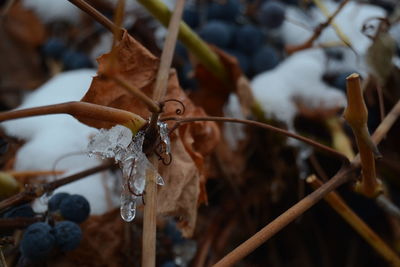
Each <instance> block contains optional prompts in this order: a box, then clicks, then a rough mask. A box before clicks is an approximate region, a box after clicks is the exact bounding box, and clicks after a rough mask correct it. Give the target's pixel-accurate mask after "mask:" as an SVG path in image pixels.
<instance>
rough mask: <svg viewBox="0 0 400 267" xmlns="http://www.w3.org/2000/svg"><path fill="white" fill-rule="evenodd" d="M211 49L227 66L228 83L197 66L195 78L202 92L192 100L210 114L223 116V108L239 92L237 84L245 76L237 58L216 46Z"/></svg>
mask: <svg viewBox="0 0 400 267" xmlns="http://www.w3.org/2000/svg"><path fill="white" fill-rule="evenodd" d="M210 47H211V48H212V50H213V51H214V52H215V53H216V54H217V55H218V57H219V58H220V60H221V62H222V64H223V65H224V66H225V69H226V71H227V75H228V77H227V81H221V80H220V79H219V78H217V77H216V76H215V75H214V74H212V73H211V72H210V71H209V70H207V69H206V68H205V67H204V66H203V65H201V64H197V65H196V68H195V77H196V78H197V80H198V81H199V83H200V90H197V91H196V92H193V93H192V94H191V95H190V98H191V99H192V100H193V102H194V103H195V104H196V105H199V106H201V107H203V108H204V110H205V111H206V112H207V113H208V114H210V115H213V116H221V115H222V108H223V106H224V104H225V103H226V102H227V100H228V97H229V94H230V93H233V92H236V91H237V90H236V87H237V82H238V80H239V78H240V77H241V76H242V75H243V74H242V71H241V70H240V67H239V64H238V61H237V60H236V58H235V57H232V56H230V55H228V54H227V53H225V52H223V51H222V50H221V49H218V48H217V47H215V46H212V45H210Z"/></svg>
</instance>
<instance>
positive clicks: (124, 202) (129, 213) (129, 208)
mask: <svg viewBox="0 0 400 267" xmlns="http://www.w3.org/2000/svg"><path fill="white" fill-rule="evenodd" d="M120 212H121V217H122V219H123V220H124V221H126V222H131V221H132V220H133V219H135V216H136V197H135V196H134V195H132V193H131V192H129V190H128V189H127V188H124V189H122V192H121V208H120Z"/></svg>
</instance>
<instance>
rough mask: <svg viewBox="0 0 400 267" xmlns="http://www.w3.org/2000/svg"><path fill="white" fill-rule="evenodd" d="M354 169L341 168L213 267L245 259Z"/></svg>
mask: <svg viewBox="0 0 400 267" xmlns="http://www.w3.org/2000/svg"><path fill="white" fill-rule="evenodd" d="M354 169H355V168H349V167H347V168H342V169H341V170H340V171H339V172H338V173H337V174H336V175H335V176H334V177H333V178H332V179H330V180H329V181H328V182H327V183H325V184H323V185H322V186H321V187H320V188H318V189H317V190H315V191H314V192H312V193H311V194H309V195H308V196H306V197H305V198H303V199H302V200H300V201H299V202H297V203H296V204H295V205H293V206H292V207H291V208H289V209H288V210H287V211H285V212H284V213H282V214H281V215H280V216H278V217H277V218H276V219H275V220H273V221H272V222H271V223H269V224H267V225H266V226H265V227H264V228H262V229H261V230H260V231H259V232H257V233H256V234H254V235H253V236H252V237H251V238H249V239H248V240H246V241H245V242H244V243H242V244H241V245H240V246H239V247H237V248H235V249H234V250H233V251H231V252H230V253H229V254H228V255H226V256H225V257H224V258H222V259H221V260H220V261H218V262H217V263H216V264H215V265H213V266H214V267H225V266H232V265H234V264H235V263H237V262H238V261H239V260H241V259H243V258H244V257H246V256H247V255H248V254H250V253H251V252H252V251H253V250H255V249H256V248H258V247H259V246H260V245H262V244H263V243H264V242H265V241H267V240H268V239H270V238H271V237H273V236H274V235H275V234H276V233H278V232H279V231H280V230H282V229H283V228H284V227H285V226H287V225H288V224H289V223H291V222H292V221H293V220H295V219H296V218H298V217H299V216H300V215H302V214H303V213H304V212H305V211H307V210H308V209H309V208H311V207H312V206H313V205H315V204H316V203H318V202H319V201H320V200H321V199H322V198H323V197H324V196H325V195H326V194H328V193H329V192H331V191H332V190H334V189H335V188H337V187H339V186H340V185H342V184H344V183H345V182H347V181H349V180H350V178H351V174H352V172H353V171H354Z"/></svg>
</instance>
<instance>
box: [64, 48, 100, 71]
mask: <svg viewBox="0 0 400 267" xmlns="http://www.w3.org/2000/svg"><path fill="white" fill-rule="evenodd" d="M62 62H63V64H64V69H65V70H76V69H84V68H91V67H93V64H92V61H91V60H90V58H89V57H88V56H87V55H86V54H84V53H81V52H78V51H73V50H68V51H66V52H65V53H64V54H63V55H62Z"/></svg>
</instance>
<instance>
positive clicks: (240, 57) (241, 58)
mask: <svg viewBox="0 0 400 267" xmlns="http://www.w3.org/2000/svg"><path fill="white" fill-rule="evenodd" d="M225 51H226V52H227V53H228V54H230V55H232V56H234V57H236V59H237V61H238V62H239V66H240V68H241V69H242V71H243V72H244V73H248V72H249V70H250V62H249V58H248V57H247V56H246V55H245V54H243V53H241V52H240V51H237V50H232V49H226V50H225Z"/></svg>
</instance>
